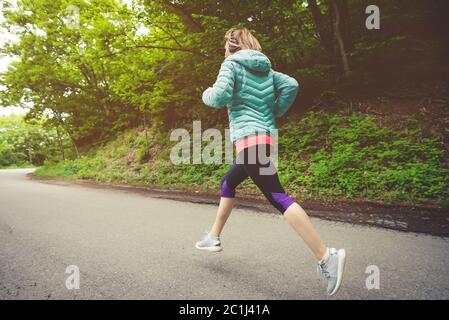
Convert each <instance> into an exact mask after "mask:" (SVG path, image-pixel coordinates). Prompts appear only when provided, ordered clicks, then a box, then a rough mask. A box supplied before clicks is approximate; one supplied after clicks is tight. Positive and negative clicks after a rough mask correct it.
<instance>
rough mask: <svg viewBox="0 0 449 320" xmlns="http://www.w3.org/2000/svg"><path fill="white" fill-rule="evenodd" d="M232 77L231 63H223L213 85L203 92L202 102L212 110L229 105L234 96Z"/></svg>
mask: <svg viewBox="0 0 449 320" xmlns="http://www.w3.org/2000/svg"><path fill="white" fill-rule="evenodd" d="M234 77H235V76H234V67H233V65H232V62H231V61H224V62H223V63H222V64H221V68H220V72H219V73H218V77H217V80H216V81H215V83H214V85H213V86H212V87H209V88H207V89H206V90H205V91H204V92H203V102H204V103H205V104H206V105H208V106H209V107H213V108H222V107H224V106H226V104H228V103H230V102H231V100H232V95H233V94H234Z"/></svg>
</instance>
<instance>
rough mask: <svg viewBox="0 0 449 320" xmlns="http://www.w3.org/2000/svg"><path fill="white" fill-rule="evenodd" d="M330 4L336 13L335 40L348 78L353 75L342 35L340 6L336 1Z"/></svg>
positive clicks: (331, 0)
mask: <svg viewBox="0 0 449 320" xmlns="http://www.w3.org/2000/svg"><path fill="white" fill-rule="evenodd" d="M330 3H331V5H332V8H333V11H334V15H335V19H334V34H335V39H336V40H337V44H338V51H339V52H340V57H341V61H342V64H343V70H344V74H345V76H346V77H348V76H349V74H350V73H351V69H350V68H349V62H348V57H347V55H346V50H345V43H344V40H343V36H342V33H341V17H340V10H339V7H338V5H337V3H336V0H330Z"/></svg>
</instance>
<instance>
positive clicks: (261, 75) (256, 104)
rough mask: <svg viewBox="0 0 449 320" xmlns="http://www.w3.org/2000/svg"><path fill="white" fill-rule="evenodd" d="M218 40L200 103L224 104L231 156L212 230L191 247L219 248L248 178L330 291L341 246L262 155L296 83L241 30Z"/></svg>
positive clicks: (335, 285)
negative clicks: (218, 56) (329, 243)
mask: <svg viewBox="0 0 449 320" xmlns="http://www.w3.org/2000/svg"><path fill="white" fill-rule="evenodd" d="M224 40H225V60H224V62H223V63H222V65H221V68H220V71H219V74H218V78H217V80H216V82H215V84H214V85H213V86H212V87H210V88H208V89H207V90H205V91H204V93H203V102H204V103H205V104H206V105H208V106H210V107H213V108H222V107H225V106H226V107H227V109H228V117H229V125H230V131H231V140H232V142H233V143H234V145H235V147H236V151H237V157H236V159H235V160H234V163H233V164H232V166H231V168H230V169H229V171H228V173H227V174H226V175H225V177H224V178H223V180H222V181H221V198H220V204H219V206H218V212H217V216H216V218H215V222H214V224H213V226H212V229H211V231H210V232H208V233H207V234H206V235H205V236H204V237H203V239H202V240H201V241H198V242H197V243H196V248H197V249H200V250H207V251H212V252H218V251H221V250H222V247H221V241H220V234H221V232H222V230H223V227H224V225H225V223H226V220H227V219H228V217H229V215H230V214H231V211H232V208H233V207H234V202H235V199H234V197H235V189H236V188H237V186H238V185H239V184H240V183H241V182H242V181H244V180H245V179H246V178H247V177H250V178H251V179H252V180H253V182H254V183H255V184H256V185H257V187H258V188H259V189H260V191H262V193H263V194H264V195H265V197H266V198H267V199H268V201H269V202H270V203H271V204H272V205H273V206H274V207H275V208H276V209H277V210H279V212H280V213H281V214H283V215H284V216H285V218H286V220H287V221H288V223H289V224H290V225H291V226H292V227H293V229H295V231H296V232H297V233H298V234H299V236H300V237H301V238H302V239H303V240H304V241H305V243H306V244H307V246H308V247H309V248H310V250H311V251H312V253H313V254H314V255H315V257H316V259H317V261H318V268H319V270H320V273H321V274H322V276H323V277H324V278H325V279H326V280H327V282H328V286H327V293H328V294H329V295H333V294H335V293H336V292H337V291H338V289H339V287H340V284H341V280H342V277H343V270H344V266H345V256H346V253H345V250H344V249H340V250H336V249H334V248H328V247H326V245H325V244H324V242H323V241H322V240H321V238H320V236H319V234H318V232H317V231H316V230H315V228H314V227H313V225H312V223H311V221H310V219H309V217H308V216H307V214H306V212H305V211H304V210H303V209H302V208H301V206H300V205H299V204H298V203H296V202H295V201H294V200H293V199H292V198H290V197H289V196H288V194H287V193H286V192H285V190H284V188H283V187H282V185H281V183H280V181H279V177H278V175H277V172H276V169H275V167H274V165H273V163H272V162H271V161H270V159H269V158H268V156H269V155H270V150H271V149H272V147H273V144H274V143H275V140H274V134H273V132H274V129H275V117H281V116H282V115H283V114H285V113H286V112H287V110H288V109H289V108H290V107H291V105H292V104H293V102H294V100H295V97H296V95H297V93H298V82H297V81H296V80H295V79H293V78H291V77H289V76H287V75H285V74H283V73H280V72H277V71H274V70H272V69H271V63H270V60H269V59H268V58H267V56H265V55H264V54H263V53H262V52H261V51H262V48H261V46H260V44H259V42H258V41H257V39H256V38H255V37H254V36H253V35H252V34H251V33H250V32H249V31H248V30H247V29H245V28H243V29H234V28H233V29H230V30H229V31H228V32H226V35H225V38H224Z"/></svg>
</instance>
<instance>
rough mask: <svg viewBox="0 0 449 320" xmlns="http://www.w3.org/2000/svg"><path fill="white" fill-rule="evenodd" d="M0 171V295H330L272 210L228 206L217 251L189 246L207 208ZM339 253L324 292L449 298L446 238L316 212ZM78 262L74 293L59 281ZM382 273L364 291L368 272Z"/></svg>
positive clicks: (205, 222)
mask: <svg viewBox="0 0 449 320" xmlns="http://www.w3.org/2000/svg"><path fill="white" fill-rule="evenodd" d="M30 171H31V170H29V169H18V170H0V299H328V297H327V296H326V295H325V293H324V292H325V284H324V282H323V281H322V280H321V279H320V277H319V276H318V274H317V272H316V265H315V262H314V259H313V258H312V255H311V254H310V253H309V251H308V250H307V248H306V247H305V245H304V244H303V243H302V241H301V240H300V239H299V238H298V237H297V236H296V234H295V233H294V231H293V230H292V229H291V228H290V226H289V225H288V224H287V222H286V221H285V220H284V219H283V218H282V217H281V216H279V215H272V214H264V213H260V212H253V211H251V210H247V209H236V210H235V211H234V213H233V215H232V216H231V218H230V220H229V222H228V225H227V226H226V228H225V231H224V233H223V235H222V242H223V248H224V250H223V252H221V253H209V252H202V251H197V250H196V249H195V248H194V243H195V241H196V240H198V238H199V237H200V236H201V235H202V233H203V232H204V231H205V230H206V229H207V228H208V227H209V225H210V223H211V222H212V220H213V217H214V215H215V209H216V208H215V206H212V205H203V204H194V203H188V202H180V201H174V200H165V199H156V198H150V197H148V196H145V195H142V194H138V193H133V192H127V191H118V190H110V189H99V188H91V187H85V186H77V185H72V184H61V185H55V184H48V183H42V182H39V181H35V180H30V179H29V178H28V177H26V173H28V172H30ZM313 222H314V223H315V225H316V226H317V228H318V230H319V231H320V233H321V234H322V236H323V238H324V239H325V241H326V242H328V243H329V244H331V245H332V246H336V247H344V248H346V250H347V256H348V260H347V266H346V274H345V279H344V282H343V284H342V288H341V290H340V292H339V293H338V294H337V295H336V296H335V297H332V298H331V299H448V298H449V239H448V238H439V237H433V236H428V235H422V234H414V233H404V232H399V231H392V230H386V229H378V228H372V227H363V226H355V225H351V224H345V223H334V222H329V221H324V220H319V219H313ZM70 265H75V266H77V267H78V268H79V272H80V273H79V274H80V282H79V284H80V286H79V289H71V290H70V289H67V287H66V280H67V278H68V277H70V276H71V275H73V273H66V268H67V267H68V266H70ZM370 265H375V266H377V267H378V269H379V285H380V286H379V289H370V290H368V289H367V286H366V279H367V277H368V276H369V274H368V273H366V269H367V267H368V266H370Z"/></svg>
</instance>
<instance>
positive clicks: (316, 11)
mask: <svg viewBox="0 0 449 320" xmlns="http://www.w3.org/2000/svg"><path fill="white" fill-rule="evenodd" d="M307 3H308V4H309V9H310V12H311V13H312V18H313V23H314V24H315V27H316V29H317V31H318V35H319V36H320V39H321V43H322V45H323V48H324V50H326V52H328V53H329V54H333V52H334V46H333V43H332V37H331V34H330V32H329V30H328V29H326V26H325V25H324V23H323V15H322V14H321V10H320V8H319V7H318V4H317V3H316V0H307Z"/></svg>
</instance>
